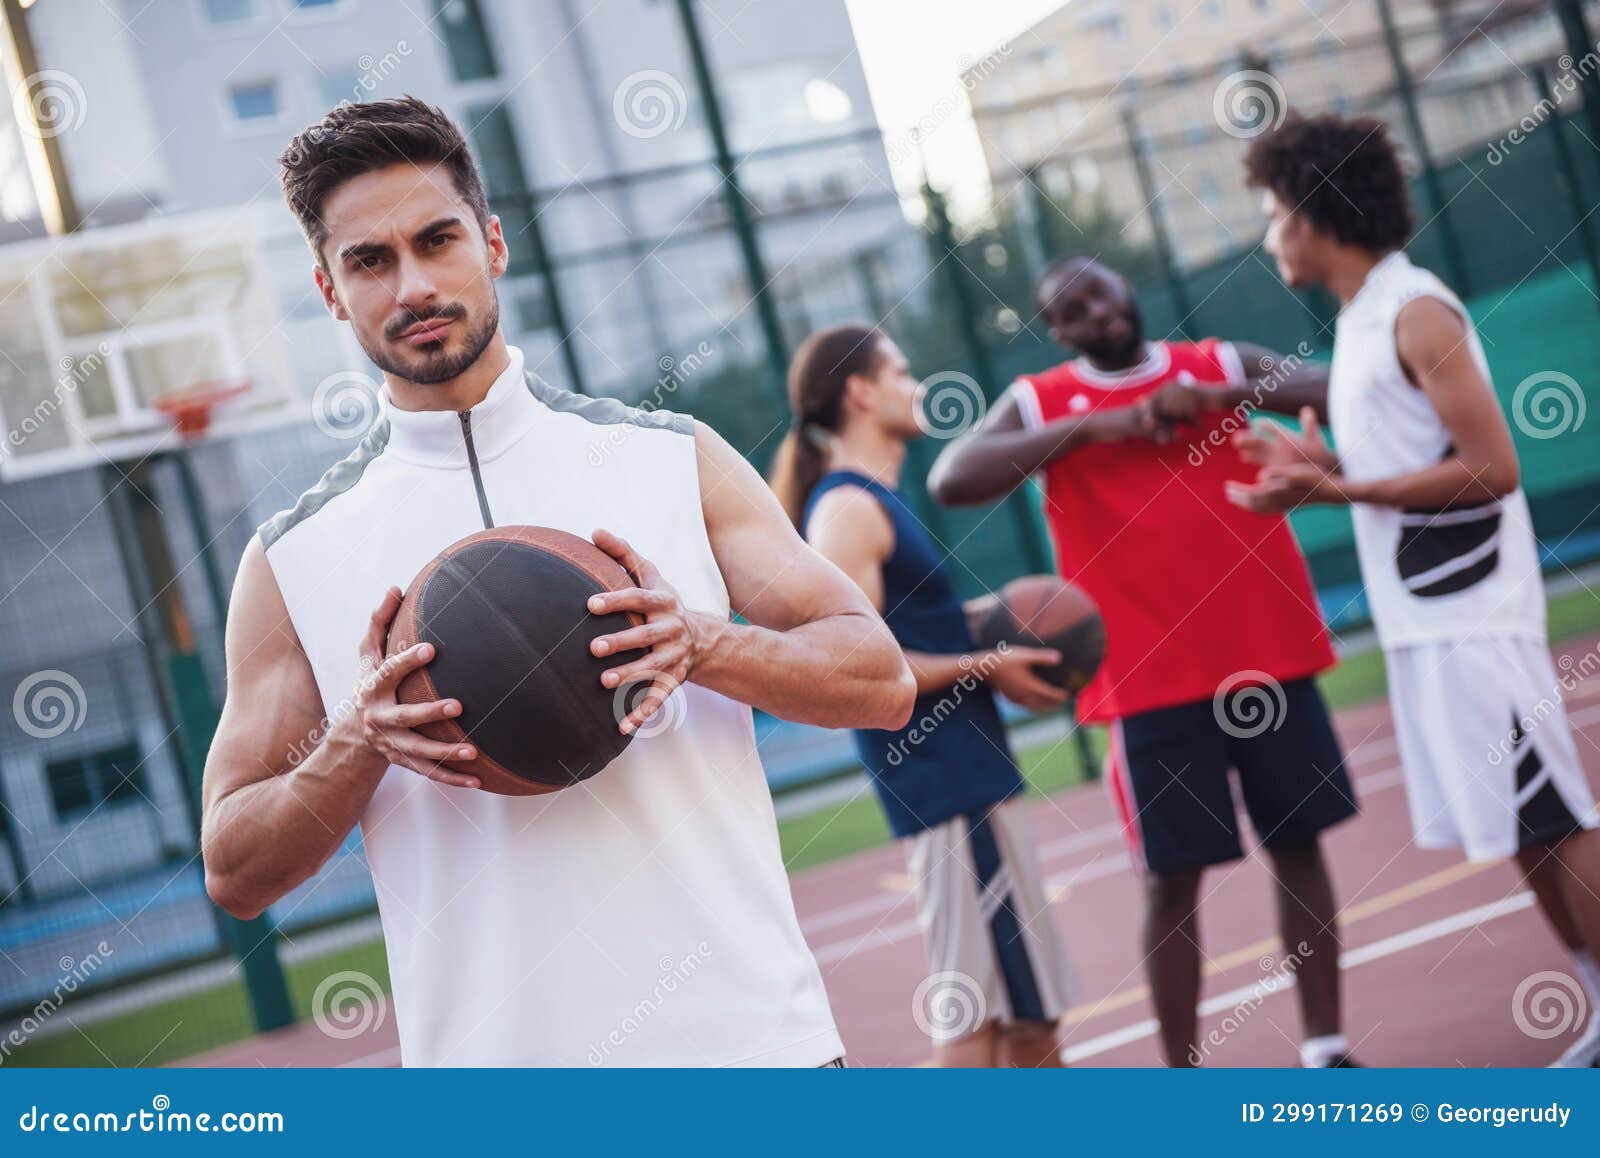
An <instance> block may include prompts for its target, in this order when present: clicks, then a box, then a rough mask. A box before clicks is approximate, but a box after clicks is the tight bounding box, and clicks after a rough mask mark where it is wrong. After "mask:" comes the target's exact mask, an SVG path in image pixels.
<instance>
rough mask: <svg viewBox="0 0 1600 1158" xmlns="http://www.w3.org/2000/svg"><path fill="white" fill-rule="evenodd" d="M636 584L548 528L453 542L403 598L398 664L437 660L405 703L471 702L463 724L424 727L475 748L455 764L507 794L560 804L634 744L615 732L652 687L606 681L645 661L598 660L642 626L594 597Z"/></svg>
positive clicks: (393, 629) (401, 692)
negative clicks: (609, 639) (421, 646)
mask: <svg viewBox="0 0 1600 1158" xmlns="http://www.w3.org/2000/svg"><path fill="white" fill-rule="evenodd" d="M633 586H635V584H634V582H633V580H632V579H631V578H630V577H629V575H628V573H627V571H626V570H624V569H623V568H622V566H621V565H620V564H618V563H617V562H616V560H614V559H612V558H611V556H609V555H607V554H606V553H605V552H604V551H602V550H600V548H599V547H596V546H595V545H594V544H593V543H590V542H589V541H588V540H586V539H580V538H579V537H578V536H576V535H569V534H567V533H566V532H565V531H556V530H551V529H549V528H547V527H495V528H492V529H491V530H487V531H479V532H478V533H477V534H474V535H468V536H467V537H466V538H464V539H462V540H460V541H459V542H457V543H453V544H451V546H449V547H447V548H446V549H445V550H444V551H442V552H441V553H440V554H439V555H438V557H437V558H435V559H434V560H433V561H432V562H431V563H429V564H428V565H427V566H426V567H424V568H423V569H422V572H421V574H419V575H418V576H417V577H416V579H414V580H413V581H412V583H411V586H410V587H409V588H408V589H407V590H406V593H405V598H404V599H403V600H402V601H401V604H400V610H399V611H398V612H397V613H396V615H395V618H394V623H393V624H391V625H390V628H389V641H388V649H387V651H388V654H389V655H394V654H395V653H396V652H399V651H403V650H405V649H406V648H408V647H411V646H412V645H414V644H417V643H431V644H433V646H434V658H433V659H432V661H430V662H429V663H428V664H427V665H426V666H424V667H421V668H418V669H417V670H416V671H414V672H412V673H411V674H410V675H408V676H406V677H405V679H403V680H401V681H400V685H399V687H398V688H397V689H396V696H397V698H398V699H399V700H400V702H401V703H406V704H420V703H429V702H432V701H433V700H438V699H455V700H459V701H460V702H461V714H460V715H459V716H456V717H455V718H454V719H450V720H442V721H439V722H437V723H432V724H426V725H424V726H423V727H421V728H419V729H417V730H418V731H420V732H421V733H423V734H424V735H426V736H428V737H429V738H431V739H434V740H441V741H444V742H445V743H452V744H461V743H467V742H470V743H471V744H472V745H473V746H475V747H476V748H477V750H478V756H477V758H476V759H474V760H470V761H460V762H455V763H450V764H449V765H448V767H449V768H451V769H452V770H454V771H457V772H461V773H463V774H465V775H469V776H476V777H478V780H479V783H480V784H481V785H482V786H483V788H484V790H486V791H489V792H497V793H500V794H501V795H505V796H532V795H536V794H538V793H541V792H554V791H557V790H558V789H561V788H567V787H570V786H571V785H573V784H577V783H579V782H580V781H583V780H587V779H588V778H589V777H591V776H593V775H594V774H595V773H597V772H599V771H600V770H601V769H602V768H604V767H605V766H606V765H607V764H609V763H611V761H612V760H614V759H616V757H617V756H619V755H620V754H621V753H622V750H623V749H624V748H626V747H627V746H628V743H629V741H630V740H631V739H632V738H633V737H632V736H631V735H623V734H622V732H621V731H619V730H618V727H617V724H618V722H619V721H620V720H621V719H622V718H623V717H624V716H626V714H627V710H628V708H630V707H631V706H633V703H634V697H633V696H632V694H631V693H642V689H643V688H644V686H645V685H644V684H642V683H640V684H631V685H625V686H624V687H622V688H620V689H615V690H613V689H609V688H606V687H604V686H603V685H602V684H601V683H600V675H601V673H602V672H604V671H606V670H608V669H610V668H613V667H617V666H620V665H621V664H624V663H627V662H629V661H630V660H633V659H635V658H637V657H638V656H639V655H641V654H642V653H641V652H639V651H629V652H619V653H616V654H614V655H609V656H606V657H605V658H604V659H599V658H597V657H596V656H594V655H593V654H592V653H591V652H590V650H589V645H590V644H591V643H592V642H593V641H594V640H595V639H596V638H597V637H599V636H602V635H610V634H613V633H614V632H618V631H624V630H626V629H627V628H628V627H629V626H631V625H636V624H638V623H641V622H643V620H642V619H641V617H640V616H638V615H637V614H634V613H632V612H629V613H626V614H623V613H611V614H607V615H595V614H593V613H592V612H590V611H589V609H588V601H589V598H590V596H592V595H596V594H598V593H599V592H602V591H616V590H620V589H622V588H625V587H633Z"/></svg>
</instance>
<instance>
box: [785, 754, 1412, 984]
mask: <svg viewBox="0 0 1600 1158" xmlns="http://www.w3.org/2000/svg"><path fill="white" fill-rule="evenodd" d="M1404 782H1405V780H1404V777H1403V776H1402V775H1401V772H1400V769H1399V767H1398V766H1396V765H1391V766H1389V767H1386V768H1381V769H1379V770H1377V771H1375V772H1371V773H1369V774H1367V775H1366V776H1362V777H1360V778H1359V779H1357V780H1356V781H1355V788H1356V793H1357V795H1359V796H1363V797H1365V796H1375V795H1377V794H1378V793H1379V792H1383V791H1385V790H1387V789H1390V788H1393V787H1395V786H1396V785H1399V784H1403V783H1404ZM1121 842H1122V825H1121V824H1120V823H1118V822H1116V821H1112V822H1111V823H1108V824H1101V825H1097V826H1095V827H1094V828H1089V829H1085V830H1084V831H1083V832H1078V833H1074V834H1072V835H1071V836H1067V837H1061V838H1059V839H1057V840H1053V841H1050V842H1049V843H1047V844H1045V845H1042V846H1041V847H1040V849H1039V852H1038V857H1039V862H1040V864H1041V866H1042V865H1043V864H1044V863H1045V862H1047V861H1050V860H1054V859H1056V857H1057V856H1059V855H1061V854H1063V853H1066V852H1069V851H1070V852H1080V851H1082V850H1084V849H1086V848H1093V847H1095V846H1097V845H1104V844H1121ZM1132 867H1133V866H1132V862H1131V861H1130V860H1129V859H1128V855H1127V853H1126V852H1118V853H1117V854H1115V855H1112V856H1110V857H1102V858H1096V859H1093V860H1090V861H1087V862H1085V863H1084V864H1082V865H1079V866H1078V867H1077V868H1076V869H1069V870H1067V871H1065V872H1060V873H1056V874H1054V875H1052V876H1050V877H1048V878H1046V880H1045V889H1046V895H1047V896H1048V895H1049V891H1050V890H1051V889H1056V888H1061V887H1071V886H1072V885H1080V884H1084V883H1087V882H1088V881H1095V880H1100V879H1101V878H1103V877H1108V876H1114V875H1116V874H1117V873H1119V872H1122V871H1125V870H1128V869H1131V868H1132ZM911 896H912V895H911V893H909V892H903V893H879V894H877V895H875V896H871V897H867V898H864V899H863V900H859V901H851V902H850V903H848V904H845V905H840V906H838V907H837V908H833V909H828V910H826V911H825V912H822V913H819V914H817V915H816V916H815V917H810V918H807V919H806V920H804V921H802V922H801V923H800V931H801V932H802V933H805V934H807V935H808V936H809V935H810V934H814V933H820V932H822V931H824V930H826V929H831V928H834V927H836V926H838V925H843V924H848V923H849V922H850V921H853V920H855V919H856V918H858V917H866V916H871V915H872V914H874V913H880V912H887V911H889V910H891V909H894V908H896V907H898V906H900V905H902V904H906V903H908V902H910V900H911ZM920 933H921V928H920V927H919V926H918V924H917V922H916V921H914V920H911V921H898V922H896V923H895V924H893V925H885V926H882V927H880V928H875V929H871V930H868V931H867V932H865V933H862V934H861V935H859V936H854V937H845V938H842V939H840V940H837V941H830V942H827V943H826V944H823V945H819V946H817V947H816V948H815V949H813V950H812V953H813V954H814V955H815V957H816V959H817V964H819V965H831V964H833V963H835V962H837V961H843V960H845V959H846V958H847V957H853V956H855V955H856V954H857V953H865V952H868V951H870V950H872V949H881V948H883V947H884V946H885V945H893V944H896V943H897V942H900V941H904V940H906V939H908V938H910V937H914V936H918V935H920Z"/></svg>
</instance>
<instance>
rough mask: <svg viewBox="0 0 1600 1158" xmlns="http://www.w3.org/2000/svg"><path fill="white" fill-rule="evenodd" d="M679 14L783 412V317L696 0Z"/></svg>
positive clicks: (681, 0) (682, 4) (682, 1)
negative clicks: (742, 181) (774, 297)
mask: <svg viewBox="0 0 1600 1158" xmlns="http://www.w3.org/2000/svg"><path fill="white" fill-rule="evenodd" d="M676 3H677V5H678V17H679V20H680V22H681V23H682V25H683V36H684V40H685V41H687V43H688V47H689V62H690V64H691V66H692V67H693V68H694V78H695V85H696V87H698V88H699V90H700V100H701V103H703V104H704V105H705V113H706V129H707V131H709V132H710V134H711V146H712V149H713V150H714V151H715V154H716V164H717V172H718V174H719V175H720V176H721V178H722V201H723V204H724V205H726V206H727V209H728V216H729V218H731V219H732V221H733V232H734V234H735V236H736V237H737V239H738V242H739V252H740V254H741V255H742V256H743V258H744V267H745V276H746V277H748V278H749V279H750V292H751V294H752V295H753V298H754V301H755V306H756V317H757V318H758V319H759V321H760V323H761V333H762V335H763V337H764V338H765V339H766V344H767V361H768V363H769V364H770V366H771V368H772V381H773V386H774V389H776V391H777V393H778V401H779V403H780V404H781V405H782V407H783V410H784V412H785V413H787V412H788V409H789V396H788V392H787V391H786V390H785V388H784V380H785V379H786V378H788V376H789V349H788V343H787V342H786V341H785V340H784V337H783V319H782V318H781V317H779V315H778V307H777V303H775V302H774V301H773V300H772V290H771V287H770V285H769V284H768V280H769V279H768V277H767V265H766V262H765V261H764V260H762V257H761V245H760V242H759V239H758V238H757V237H756V231H755V225H754V224H753V223H752V222H751V220H750V206H749V203H748V202H747V201H746V200H745V196H744V190H743V189H742V188H741V187H740V184H739V173H738V164H737V162H736V161H735V160H734V156H733V150H732V149H731V148H730V147H729V144H728V130H727V126H726V124H725V123H724V122H723V119H722V103H721V100H720V99H719V98H718V96H717V86H716V82H715V80H714V79H713V78H712V75H711V64H710V62H709V60H708V59H707V57H706V46H705V41H704V40H703V39H702V37H701V35H700V21H699V17H697V16H696V15H695V11H694V6H695V0H676Z"/></svg>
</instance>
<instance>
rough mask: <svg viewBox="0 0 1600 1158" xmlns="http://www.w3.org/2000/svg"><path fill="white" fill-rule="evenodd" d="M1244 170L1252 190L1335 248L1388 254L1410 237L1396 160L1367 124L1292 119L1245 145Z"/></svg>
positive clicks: (1377, 127)
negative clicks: (1290, 212)
mask: <svg viewBox="0 0 1600 1158" xmlns="http://www.w3.org/2000/svg"><path fill="white" fill-rule="evenodd" d="M1244 168H1245V179H1246V180H1247V181H1248V182H1249V183H1250V184H1251V185H1253V186H1256V187H1257V188H1262V189H1268V190H1271V192H1272V193H1273V194H1274V195H1275V196H1276V197H1277V198H1278V200H1279V201H1280V202H1282V203H1283V204H1284V205H1285V206H1287V207H1289V208H1290V209H1292V210H1293V211H1294V212H1296V213H1299V214H1301V215H1303V216H1304V217H1306V218H1307V219H1308V220H1309V221H1310V222H1311V224H1312V226H1313V227H1314V228H1316V229H1317V230H1318V231H1319V232H1322V233H1326V234H1329V235H1331V236H1332V237H1333V238H1334V239H1335V240H1336V241H1338V242H1339V243H1340V244H1341V245H1352V246H1357V247H1359V248H1361V249H1365V250H1369V251H1371V252H1373V253H1388V252H1389V251H1390V250H1394V249H1399V248H1400V247H1401V246H1403V245H1405V243H1406V242H1407V241H1408V240H1409V239H1410V237H1411V231H1412V229H1413V228H1414V226H1415V221H1414V220H1413V218H1412V215H1411V198H1410V194H1409V193H1408V191H1407V189H1406V176H1405V173H1404V171H1403V170H1402V169H1401V167H1400V154H1399V153H1398V152H1397V151H1396V150H1395V147H1394V142H1393V141H1391V140H1390V139H1389V128H1388V126H1387V125H1385V124H1384V122H1382V121H1380V120H1377V119H1375V118H1373V117H1349V118H1346V117H1339V116H1333V115H1331V114H1324V115H1319V116H1314V117H1299V116H1295V117H1290V118H1289V119H1288V120H1286V121H1284V123H1283V124H1282V125H1281V126H1279V127H1278V128H1276V129H1274V130H1273V131H1271V132H1269V133H1267V134H1265V135H1264V136H1261V137H1258V138H1256V140H1255V141H1254V142H1252V143H1251V145H1250V149H1249V151H1248V152H1247V153H1246V154H1245V158H1244Z"/></svg>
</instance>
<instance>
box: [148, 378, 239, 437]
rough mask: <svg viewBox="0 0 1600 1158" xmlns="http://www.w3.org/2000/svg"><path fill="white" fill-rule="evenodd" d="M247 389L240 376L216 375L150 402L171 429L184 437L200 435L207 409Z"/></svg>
mask: <svg viewBox="0 0 1600 1158" xmlns="http://www.w3.org/2000/svg"><path fill="white" fill-rule="evenodd" d="M249 389H250V383H249V382H248V381H247V380H246V379H243V378H220V379H217V380H215V381H211V382H200V383H197V384H196V385H193V386H184V387H181V388H180V389H177V390H168V391H167V392H166V393H165V394H161V395H159V396H158V397H156V398H153V399H151V402H150V405H151V406H152V407H154V408H155V409H156V410H158V411H160V412H161V413H162V414H164V415H166V417H167V418H169V419H170V420H171V421H172V425H173V428H174V429H176V430H177V432H178V433H179V434H180V435H181V436H183V437H185V438H192V437H195V436H198V435H201V434H204V433H205V432H206V430H207V429H208V428H209V427H210V426H211V412H212V411H213V410H214V409H216V408H217V407H218V406H220V405H221V404H222V403H224V402H227V401H229V400H230V399H233V398H237V397H238V396H239V395H241V394H243V393H245V392H246V391H248V390H249Z"/></svg>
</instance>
